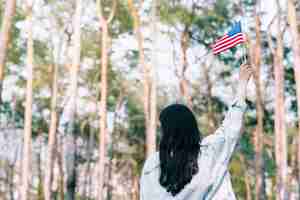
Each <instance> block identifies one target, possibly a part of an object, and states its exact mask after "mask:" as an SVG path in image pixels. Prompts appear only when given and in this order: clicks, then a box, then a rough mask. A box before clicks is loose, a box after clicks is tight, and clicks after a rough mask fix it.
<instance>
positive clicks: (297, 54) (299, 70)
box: [288, 0, 300, 196]
mask: <svg viewBox="0 0 300 200" xmlns="http://www.w3.org/2000/svg"><path fill="white" fill-rule="evenodd" d="M288 20H289V26H290V31H291V35H292V50H293V59H294V74H295V80H296V93H297V108H298V144H300V47H299V45H300V38H299V32H298V30H299V24H298V22H297V15H296V7H295V1H293V0H288ZM297 157H298V158H297V159H298V173H299V174H298V188H299V189H298V191H299V196H300V145H298V152H297Z"/></svg>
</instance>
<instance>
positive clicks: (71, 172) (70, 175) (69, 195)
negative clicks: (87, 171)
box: [66, 0, 82, 200]
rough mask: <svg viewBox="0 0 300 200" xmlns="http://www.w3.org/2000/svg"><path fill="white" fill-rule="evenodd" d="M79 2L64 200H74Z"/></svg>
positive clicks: (76, 19)
mask: <svg viewBox="0 0 300 200" xmlns="http://www.w3.org/2000/svg"><path fill="white" fill-rule="evenodd" d="M81 10H82V3H81V0H77V1H76V10H75V15H74V21H73V27H74V36H73V44H72V45H73V56H72V67H71V79H70V81H71V82H70V95H71V96H70V101H69V104H70V105H69V106H70V107H69V109H70V110H69V117H70V118H69V121H68V124H67V138H66V139H67V149H68V151H67V152H66V173H67V185H66V188H67V191H66V199H67V200H74V199H75V194H76V193H75V189H76V136H75V135H76V133H75V121H76V107H77V102H76V99H77V90H78V71H79V66H80V50H81V40H80V37H81V26H80V21H81V20H80V19H81Z"/></svg>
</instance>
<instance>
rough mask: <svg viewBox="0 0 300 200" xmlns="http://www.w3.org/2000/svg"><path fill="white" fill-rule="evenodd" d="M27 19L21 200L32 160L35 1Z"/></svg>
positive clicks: (25, 195) (29, 5) (29, 1)
mask: <svg viewBox="0 0 300 200" xmlns="http://www.w3.org/2000/svg"><path fill="white" fill-rule="evenodd" d="M26 6H27V7H26V21H27V61H26V62H27V64H26V68H27V69H26V70H27V84H26V103H25V126H24V140H23V160H22V179H21V181H22V184H21V188H20V192H21V200H27V199H28V190H29V184H30V181H29V179H30V177H31V171H30V160H31V125H32V82H33V39H32V6H33V1H32V0H27V1H26Z"/></svg>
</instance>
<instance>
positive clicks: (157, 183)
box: [140, 64, 252, 200]
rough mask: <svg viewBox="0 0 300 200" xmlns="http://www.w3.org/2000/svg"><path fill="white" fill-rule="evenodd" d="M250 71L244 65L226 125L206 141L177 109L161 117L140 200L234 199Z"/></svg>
mask: <svg viewBox="0 0 300 200" xmlns="http://www.w3.org/2000/svg"><path fill="white" fill-rule="evenodd" d="M251 75H252V70H251V67H250V66H248V65H245V64H244V65H242V66H241V67H240V77H239V84H238V89H237V96H236V99H235V100H234V101H233V104H232V105H231V106H230V108H229V111H228V113H227V114H226V117H225V120H224V121H223V123H222V126H221V127H220V128H219V129H218V130H217V131H216V133H215V134H213V135H210V136H208V137H206V138H204V139H203V140H202V137H201V133H200V132H199V130H198V127H197V122H196V119H195V117H194V115H193V113H192V112H191V111H190V110H189V109H188V108H187V107H186V106H184V105H180V104H173V105H170V106H168V107H166V108H165V109H164V110H163V111H162V112H161V113H160V118H159V119H160V122H161V128H162V139H161V142H160V146H159V152H157V153H155V154H154V155H152V156H150V157H149V158H148V159H147V160H146V162H145V165H144V168H143V171H142V177H141V192H140V196H141V198H140V199H141V200H175V199H176V200H210V199H212V200H235V199H236V197H235V195H234V192H233V189H232V186H231V180H230V174H229V171H228V165H229V162H230V158H231V156H232V153H233V151H234V149H235V146H236V144H237V142H238V140H239V136H240V132H241V131H240V130H241V127H242V118H243V113H244V112H245V109H246V103H245V98H246V89H247V83H248V81H249V79H250V77H251Z"/></svg>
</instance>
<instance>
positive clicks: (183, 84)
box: [179, 25, 193, 108]
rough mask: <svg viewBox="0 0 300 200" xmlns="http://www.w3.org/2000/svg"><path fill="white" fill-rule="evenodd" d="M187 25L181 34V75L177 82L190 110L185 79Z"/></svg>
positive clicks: (187, 39)
mask: <svg viewBox="0 0 300 200" xmlns="http://www.w3.org/2000/svg"><path fill="white" fill-rule="evenodd" d="M188 30H189V25H185V28H184V30H183V32H182V33H181V38H180V44H181V64H182V67H181V74H180V81H179V88H180V93H181V96H182V97H183V98H184V100H185V102H186V103H187V105H188V107H189V108H192V105H193V103H192V97H191V95H190V94H189V91H188V80H187V79H186V71H187V69H188V60H187V50H188V45H189V44H188V43H189V33H188Z"/></svg>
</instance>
